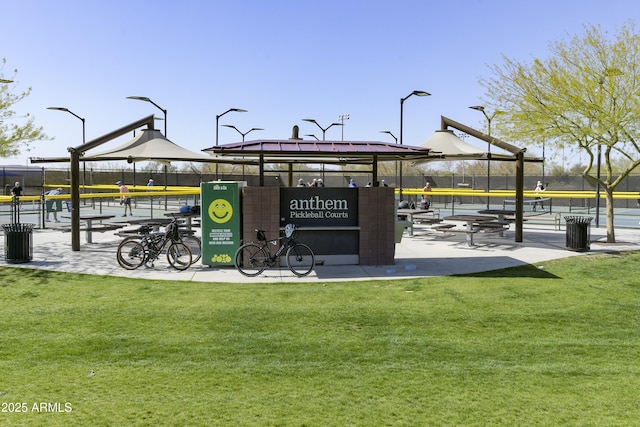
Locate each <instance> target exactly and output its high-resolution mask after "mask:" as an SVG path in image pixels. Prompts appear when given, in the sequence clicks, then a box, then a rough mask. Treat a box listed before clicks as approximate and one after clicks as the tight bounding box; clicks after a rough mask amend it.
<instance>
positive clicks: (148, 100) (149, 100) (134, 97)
mask: <svg viewBox="0 0 640 427" xmlns="http://www.w3.org/2000/svg"><path fill="white" fill-rule="evenodd" d="M127 99H134V100H136V101H144V102H148V103H150V104H153V106H154V107H156V108H157V109H158V110H160V111H162V114H163V115H164V136H165V138H166V137H167V110H166V109H164V108H162V107H161V106H159V105H158V104H156V103H155V102H153V101H152V100H151V99H149V98H147V97H146V96H127ZM163 169H164V191H167V175H168V172H167V164H166V163H164V164H163ZM133 170H134V172H135V166H134V169H133ZM134 178H135V174H134ZM133 185H136V183H135V179H134V183H133ZM164 210H165V211H166V210H167V196H165V197H164Z"/></svg>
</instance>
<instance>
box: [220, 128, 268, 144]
mask: <svg viewBox="0 0 640 427" xmlns="http://www.w3.org/2000/svg"><path fill="white" fill-rule="evenodd" d="M222 126H224V127H227V128H231V129H235V130H236V132H238V133H239V134H240V135H242V142H244V137H245V136H247V134H248V133H249V132H253V131H254V130H264V129H262V128H251V129H249V130H248V131H246V132H244V133H242V132H240V130H239V129H238V128H237V127H235V126H233V125H222Z"/></svg>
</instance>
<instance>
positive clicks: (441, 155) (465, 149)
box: [420, 129, 514, 161]
mask: <svg viewBox="0 0 640 427" xmlns="http://www.w3.org/2000/svg"><path fill="white" fill-rule="evenodd" d="M420 146H421V147H425V148H429V149H431V150H432V154H434V158H433V159H429V160H426V161H433V160H440V161H442V160H483V159H484V160H487V159H491V160H513V158H514V157H513V155H511V154H498V153H494V152H492V153H489V152H488V151H487V150H486V149H485V150H483V149H481V148H478V147H475V146H473V145H471V144H469V143H467V142H465V141H463V140H462V139H460V138H458V137H457V136H456V135H455V134H454V133H453V131H452V130H450V129H446V130H445V129H441V130H437V131H436V133H435V134H433V136H431V137H430V138H429V139H427V140H426V141H425V142H424V143H422V144H420Z"/></svg>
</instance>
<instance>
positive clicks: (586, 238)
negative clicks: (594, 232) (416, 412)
mask: <svg viewBox="0 0 640 427" xmlns="http://www.w3.org/2000/svg"><path fill="white" fill-rule="evenodd" d="M592 220H593V217H590V216H565V217H564V221H565V224H566V228H567V249H568V250H570V251H576V252H586V251H588V250H589V249H591V246H590V243H591V228H590V227H591V221H592Z"/></svg>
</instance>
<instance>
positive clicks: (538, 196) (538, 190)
mask: <svg viewBox="0 0 640 427" xmlns="http://www.w3.org/2000/svg"><path fill="white" fill-rule="evenodd" d="M543 191H544V185H542V181H538V183H537V184H536V188H534V189H533V192H534V193H535V199H536V200H542V192H543ZM538 203H539V204H540V208H541V209H542V210H544V203H543V202H542V201H540V202H533V211H534V212H535V211H536V207H537V206H538Z"/></svg>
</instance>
